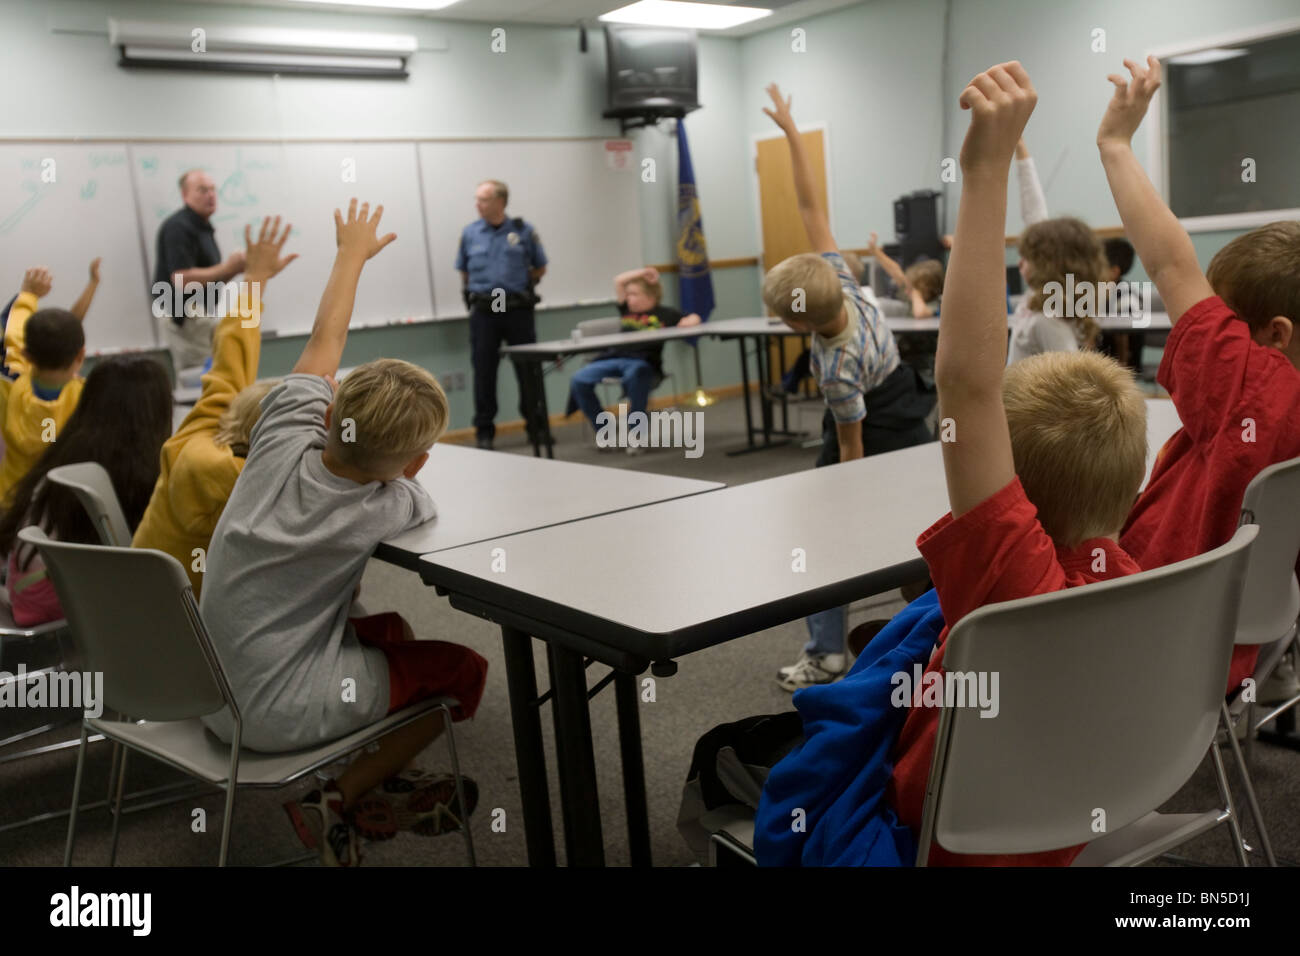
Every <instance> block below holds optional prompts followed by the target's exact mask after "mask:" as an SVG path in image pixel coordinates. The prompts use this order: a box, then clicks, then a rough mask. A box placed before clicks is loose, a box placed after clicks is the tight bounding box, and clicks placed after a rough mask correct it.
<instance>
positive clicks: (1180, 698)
mask: <svg viewBox="0 0 1300 956" xmlns="http://www.w3.org/2000/svg"><path fill="white" fill-rule="evenodd" d="M1257 531H1258V529H1257V528H1256V527H1254V526H1253V525H1251V526H1246V527H1242V528H1239V529H1238V530H1237V533H1236V534H1235V535H1234V536H1233V538H1232V540H1231V541H1229V542H1228V543H1227V544H1225V545H1223V546H1222V547H1219V548H1216V549H1214V550H1213V551H1210V552H1208V553H1206V554H1203V555H1200V556H1198V557H1195V558H1191V559H1190V560H1187V561H1181V562H1178V563H1176V564H1171V565H1167V566H1166V567H1163V568H1157V569H1155V570H1152V571H1147V572H1144V573H1141V574H1135V575H1132V576H1129V577H1124V578H1120V579H1117V580H1113V581H1105V582H1100V583H1096V584H1092V585H1089V586H1087V587H1079V588H1069V589H1067V590H1064V591H1056V592H1053V593H1051V594H1043V595H1037V596H1035V597H1029V598H1024V599H1021V600H1017V601H1009V602H1006V603H1003V604H993V605H988V606H985V607H982V608H979V609H978V610H976V611H974V612H972V613H971V614H968V615H967V616H966V617H964V618H962V619H961V620H960V621H959V622H957V625H956V627H954V628H953V629H952V632H951V634H950V635H949V637H948V642H947V650H946V652H945V655H944V667H945V670H946V671H947V672H948V673H953V672H961V673H972V672H973V673H976V674H979V673H989V674H994V673H996V674H998V675H999V691H1000V693H999V698H1000V699H999V702H998V703H999V713H998V715H997V717H996V718H994V719H984V718H982V717H981V716H980V711H979V710H978V709H976V708H974V707H946V708H945V709H944V710H943V713H942V715H941V717H940V722H939V731H938V738H937V740H936V743H935V750H934V758H933V761H932V763H931V766H930V778H929V784H928V785H927V789H926V799H925V807H924V811H923V816H922V823H921V833H920V844H919V849H918V853H917V865H918V866H924V865H925V864H926V862H927V860H928V858H929V853H930V845H931V842H932V841H934V842H937V843H938V844H939V845H940V846H942V847H944V848H946V849H948V850H950V851H952V852H955V853H990V854H1005V853H1034V852H1039V851H1044V850H1055V849H1061V848H1064V847H1069V846H1073V845H1075V844H1080V843H1086V844H1088V846H1087V847H1086V848H1085V849H1084V851H1083V852H1082V853H1081V854H1080V855H1079V856H1078V857H1077V858H1076V860H1075V865H1076V866H1135V865H1138V864H1140V863H1143V862H1145V861H1147V860H1150V859H1153V858H1155V857H1156V856H1159V855H1160V854H1162V853H1164V852H1166V851H1167V850H1169V849H1172V848H1173V847H1175V846H1178V845H1180V844H1182V843H1184V842H1186V841H1187V840H1189V839H1191V838H1192V837H1194V836H1197V835H1199V834H1201V833H1203V832H1206V831H1208V830H1209V829H1211V828H1213V827H1215V826H1218V825H1219V824H1221V823H1227V824H1228V826H1229V828H1230V830H1231V833H1232V838H1233V846H1234V848H1235V850H1236V852H1237V856H1238V859H1239V861H1240V862H1241V864H1242V865H1243V866H1248V865H1249V863H1248V861H1247V859H1246V854H1245V849H1244V844H1243V842H1242V839H1241V830H1240V826H1239V825H1238V822H1237V815H1236V811H1235V810H1234V808H1233V805H1232V796H1231V793H1230V792H1229V790H1228V784H1227V778H1226V776H1225V774H1224V770H1223V761H1222V758H1221V756H1220V754H1219V750H1218V746H1217V744H1216V743H1215V731H1216V730H1217V727H1218V723H1219V721H1220V720H1221V719H1226V715H1227V710H1226V708H1225V707H1224V702H1223V686H1224V681H1225V680H1226V675H1227V673H1228V662H1229V659H1230V656H1231V652H1232V645H1233V637H1234V635H1235V634H1236V630H1237V614H1238V610H1239V607H1240V603H1241V594H1242V585H1243V583H1244V581H1245V577H1246V566H1247V561H1248V559H1249V557H1250V551H1249V548H1250V545H1251V544H1252V543H1253V541H1254V539H1255V535H1256V533H1257ZM1207 750H1208V751H1209V753H1210V756H1211V758H1212V760H1213V763H1214V770H1215V774H1216V776H1217V779H1218V784H1219V792H1220V795H1221V796H1222V798H1223V801H1224V804H1225V806H1224V808H1215V809H1212V810H1208V811H1205V812H1202V813H1177V814H1174V813H1156V812H1155V808H1156V807H1159V806H1160V805H1161V804H1162V803H1164V802H1165V801H1166V800H1168V799H1169V797H1171V796H1172V795H1173V794H1174V793H1175V792H1176V791H1177V790H1178V789H1179V788H1180V787H1182V786H1183V784H1184V783H1186V782H1187V780H1188V778H1190V777H1191V775H1192V773H1193V772H1194V771H1195V770H1196V767H1197V766H1198V765H1199V764H1200V762H1201V761H1202V760H1203V759H1204V757H1205V754H1206V751H1207ZM1094 828H1097V829H1094Z"/></svg>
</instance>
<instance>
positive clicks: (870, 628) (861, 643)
mask: <svg viewBox="0 0 1300 956" xmlns="http://www.w3.org/2000/svg"><path fill="white" fill-rule="evenodd" d="M888 623H889V621H887V620H885V621H863V622H862V623H861V624H859V625H858V626H857V627H855V628H854V629H853V630H851V631H849V639H848V645H849V651H850V652H852V654H853V656H854V657H855V658H856V657H858V656H860V655H861V654H862V652H863V650H864V649H865V648H866V646H867V645H868V644H870V643H871V639H872V638H873V637H875V636H876V635H877V634H879V633H880V632H881V631H883V630H884V629H885V625H886V624H888Z"/></svg>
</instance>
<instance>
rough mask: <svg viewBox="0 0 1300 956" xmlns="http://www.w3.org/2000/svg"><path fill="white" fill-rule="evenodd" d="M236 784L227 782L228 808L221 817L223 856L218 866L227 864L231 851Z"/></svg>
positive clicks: (218, 861)
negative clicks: (231, 823) (231, 822)
mask: <svg viewBox="0 0 1300 956" xmlns="http://www.w3.org/2000/svg"><path fill="white" fill-rule="evenodd" d="M235 789H236V788H235V785H234V784H233V783H227V784H226V810H225V813H223V814H222V817H221V856H220V857H218V859H217V866H219V867H220V866H225V865H226V857H227V855H229V853H230V821H231V819H232V818H233V817H234V815H235Z"/></svg>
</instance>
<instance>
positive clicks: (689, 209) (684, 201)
mask: <svg viewBox="0 0 1300 956" xmlns="http://www.w3.org/2000/svg"><path fill="white" fill-rule="evenodd" d="M677 266H678V270H679V272H678V274H679V275H680V277H681V310H682V314H683V315H690V314H691V313H692V312H694V313H695V314H696V315H698V316H699V317H700V318H701V319H702V320H703V321H705V322H707V321H708V320H709V314H710V313H711V312H712V311H713V306H714V301H713V276H712V274H711V273H710V272H709V250H708V247H707V246H706V245H705V243H704V223H703V222H702V221H701V220H700V199H699V196H698V195H697V194H696V192H695V169H694V167H692V166H691V150H690V147H689V146H688V145H687V144H686V124H685V123H684V122H683V121H682V120H680V119H679V120H678V121H677ZM692 344H694V340H692Z"/></svg>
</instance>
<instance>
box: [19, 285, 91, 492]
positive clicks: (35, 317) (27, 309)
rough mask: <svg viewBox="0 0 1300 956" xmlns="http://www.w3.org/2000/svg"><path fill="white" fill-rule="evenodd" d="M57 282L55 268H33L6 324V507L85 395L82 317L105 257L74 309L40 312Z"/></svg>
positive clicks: (87, 306) (88, 305)
mask: <svg viewBox="0 0 1300 956" xmlns="http://www.w3.org/2000/svg"><path fill="white" fill-rule="evenodd" d="M52 284H53V283H52V280H51V278H50V273H49V270H47V269H44V268H41V267H39V266H38V267H36V268H33V269H28V270H27V273H26V275H24V276H23V284H22V290H21V291H20V292H19V293H18V298H17V299H15V300H14V304H13V306H12V307H11V308H10V310H9V314H8V319H7V321H6V323H5V365H6V367H7V369H8V371H9V373H10V374H11V375H12V376H14V379H13V381H10V379H9V378H3V377H0V436H3V438H4V458H3V460H0V506H3V505H4V502H5V501H6V500H7V499H8V497H9V495H10V493H11V492H12V491H13V488H14V485H16V484H17V483H18V481H19V479H21V478H22V476H23V475H25V474H26V473H27V471H28V470H29V469H30V468H31V467H32V465H34V464H35V463H36V460H37V459H38V458H40V457H41V455H43V454H44V453H45V450H46V448H47V447H48V446H49V443H50V442H52V441H54V440H55V439H56V437H57V435H58V432H59V429H61V428H62V427H63V425H64V423H65V422H66V421H67V420H68V417H69V416H70V415H71V414H72V410H73V409H74V408H76V407H77V399H78V398H79V397H80V396H81V388H82V384H83V383H82V380H81V379H80V378H79V377H78V376H77V373H78V372H79V371H81V363H82V362H83V361H85V358H86V334H85V331H84V330H83V329H82V327H81V322H82V319H84V318H85V317H86V311H87V309H89V308H90V302H91V300H92V299H93V298H94V297H95V290H96V289H97V288H98V287H99V260H98V259H95V260H94V261H93V262H92V263H91V264H90V282H89V283H87V285H86V289H85V291H83V292H82V293H81V297H80V298H79V299H77V301H76V302H75V303H74V304H73V306H72V308H71V309H41V310H40V311H37V306H38V305H39V304H40V299H41V298H42V297H44V296H46V295H48V294H49V291H50V288H51V286H52ZM51 425H52V427H51Z"/></svg>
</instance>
